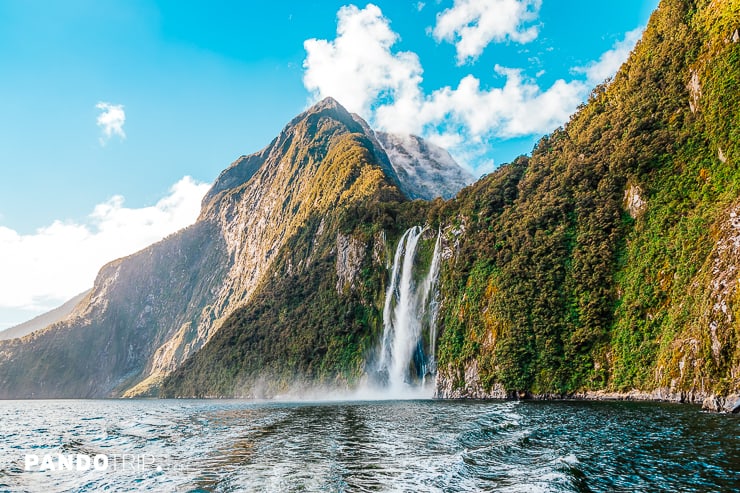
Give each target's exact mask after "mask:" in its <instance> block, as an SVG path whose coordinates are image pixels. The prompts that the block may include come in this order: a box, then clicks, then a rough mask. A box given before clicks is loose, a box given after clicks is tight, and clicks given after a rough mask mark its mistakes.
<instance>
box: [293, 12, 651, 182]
mask: <svg viewBox="0 0 740 493" xmlns="http://www.w3.org/2000/svg"><path fill="white" fill-rule="evenodd" d="M540 3H541V2H540V0H518V1H517V0H490V1H488V2H481V1H475V0H456V2H455V4H454V6H453V7H452V8H451V9H448V10H446V11H444V12H442V13H441V14H440V15H439V16H438V18H437V20H438V24H437V28H439V29H437V28H435V31H437V32H435V33H434V35H435V36H437V35H439V36H441V37H444V36H448V35H449V36H452V37H455V36H456V37H455V38H454V39H456V40H457V46H458V60H459V58H460V56H461V55H462V57H463V59H467V58H469V57H473V56H477V54H479V53H480V52H481V50H482V49H483V48H484V47H485V45H487V44H488V43H489V42H490V41H491V40H501V39H504V38H507V37H508V39H512V40H517V41H520V42H524V41H526V40H530V39H532V38H533V37H535V36H536V35H537V30H536V28H522V27H521V26H522V22H523V21H528V20H533V19H535V17H536V13H537V12H538V9H539V7H540ZM483 4H486V5H489V6H484V5H483ZM495 6H498V7H500V8H501V9H503V11H504V12H508V14H507V15H504V16H503V18H504V19H505V22H504V21H502V20H487V19H488V16H490V15H494V14H495V12H493V11H491V10H489V9H491V8H493V7H495ZM506 9H508V10H506ZM494 17H495V15H494ZM440 26H443V28H440ZM465 26H467V28H466V27H465ZM478 31H480V32H478ZM641 32H642V30H641V29H636V30H634V31H630V32H629V33H627V34H626V36H625V38H624V40H622V41H619V42H617V43H616V44H615V45H614V46H613V48H612V49H610V50H608V51H607V52H605V53H604V54H602V55H601V57H600V58H599V59H598V60H596V61H594V62H591V63H589V64H587V65H585V66H583V67H575V68H573V69H572V73H573V74H574V77H573V79H572V80H569V81H567V80H564V79H558V80H556V81H554V82H553V83H552V84H551V85H550V86H549V87H541V86H540V84H539V83H538V81H537V79H536V78H532V77H529V76H528V75H527V74H526V73H525V71H524V70H523V69H520V68H513V67H504V66H501V65H496V66H495V67H494V70H493V72H494V73H495V74H498V76H499V77H500V79H502V80H503V81H504V82H503V84H500V85H499V87H495V86H494V87H490V88H487V87H484V84H481V80H480V79H479V78H478V77H475V76H474V75H472V74H468V75H465V76H463V77H462V78H461V79H460V80H459V82H458V83H457V85H456V87H453V86H452V85H449V86H444V87H440V88H438V89H435V90H432V91H430V92H425V91H424V90H423V89H422V85H421V83H422V80H423V78H422V74H423V68H422V65H421V62H420V60H419V57H418V56H417V55H416V54H415V53H413V52H410V51H395V50H394V49H393V47H394V45H395V44H396V42H397V41H398V40H399V36H398V34H397V33H395V32H394V31H393V30H392V29H391V27H390V21H389V19H388V18H386V17H385V16H384V15H383V13H382V12H381V10H380V8H378V7H377V6H375V5H373V4H369V5H368V6H367V7H365V8H364V9H359V8H357V7H355V6H353V5H351V6H347V7H342V8H341V9H340V10H339V12H338V14H337V35H336V38H335V39H334V40H321V39H309V40H307V41H306V42H305V43H304V46H305V48H306V52H307V56H306V59H305V60H304V62H303V67H304V77H303V82H304V85H305V86H306V88H307V89H308V90H309V91H310V92H311V94H312V97H313V98H315V99H317V100H318V99H321V98H324V97H327V96H332V97H334V98H335V99H337V100H338V101H339V102H340V103H341V104H342V105H344V106H345V107H346V108H347V109H348V110H349V111H352V112H355V113H359V114H360V115H361V116H362V117H364V118H365V119H366V120H368V122H370V123H371V124H372V125H373V126H375V127H376V128H379V129H381V130H386V131H389V132H395V133H409V134H415V135H420V136H422V137H425V138H427V139H429V140H430V141H432V142H434V143H436V144H437V145H440V146H442V147H445V148H446V149H447V150H448V151H449V152H450V153H451V154H453V156H455V158H456V159H457V160H458V161H459V162H461V163H462V164H463V165H467V166H468V167H469V168H470V169H471V171H473V172H474V173H477V174H480V173H482V172H488V171H491V168H492V166H493V163H492V161H491V160H490V157H488V156H487V153H489V152H490V151H491V150H492V149H491V143H490V142H491V141H493V140H495V139H508V138H517V137H525V136H533V135H537V134H539V135H542V134H544V133H547V132H550V131H552V130H553V129H554V128H556V127H557V126H558V125H562V124H563V123H564V122H566V121H567V120H568V117H569V116H570V115H571V114H572V113H573V112H574V111H575V110H576V109H577V107H578V105H579V104H580V103H581V102H582V101H584V100H585V99H586V98H587V97H588V94H589V92H590V91H591V89H592V88H593V86H595V85H596V84H598V83H600V82H602V81H603V80H604V79H606V78H608V77H610V76H612V75H614V73H615V72H616V71H617V69H618V68H619V66H620V65H621V64H622V63H623V62H624V61H625V60H626V59H627V56H628V55H629V53H630V51H631V50H632V48H633V47H634V45H635V43H636V42H637V39H638V38H639V37H640V33H641ZM464 39H467V40H468V41H465V42H463V40H464Z"/></svg>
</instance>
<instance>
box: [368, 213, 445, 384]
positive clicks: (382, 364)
mask: <svg viewBox="0 0 740 493" xmlns="http://www.w3.org/2000/svg"><path fill="white" fill-rule="evenodd" d="M425 231H426V229H425V228H421V227H420V226H414V227H412V228H409V229H408V230H406V232H405V233H404V234H403V236H401V239H400V240H399V242H398V247H397V248H396V253H395V255H394V257H393V266H392V268H391V277H390V280H389V282H388V289H387V290H386V294H385V305H384V307H383V338H382V340H381V349H380V358H379V360H378V371H379V373H380V374H382V375H385V376H386V378H387V382H386V383H387V387H389V388H390V390H391V391H392V392H396V393H397V392H402V391H403V390H404V389H408V388H411V387H418V386H422V387H423V386H425V385H426V384H427V377H428V376H433V375H435V374H436V363H435V359H434V352H435V344H436V337H437V330H436V317H437V308H438V300H437V298H438V293H437V279H438V277H439V266H440V254H441V252H440V250H441V248H440V243H441V237H440V234H439V233H438V234H437V240H436V242H435V244H434V253H433V254H432V260H431V264H430V265H429V270H428V271H427V273H426V275H425V276H424V277H423V278H421V279H420V280H417V281H415V279H414V261H415V260H416V253H417V247H418V245H419V240H420V238H421V236H422V235H423V234H424V232H425ZM417 279H418V273H417Z"/></svg>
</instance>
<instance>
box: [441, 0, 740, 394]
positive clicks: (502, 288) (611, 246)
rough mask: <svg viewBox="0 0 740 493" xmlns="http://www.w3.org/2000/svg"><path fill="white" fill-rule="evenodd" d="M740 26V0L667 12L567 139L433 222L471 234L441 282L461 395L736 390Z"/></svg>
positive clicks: (448, 353)
mask: <svg viewBox="0 0 740 493" xmlns="http://www.w3.org/2000/svg"><path fill="white" fill-rule="evenodd" d="M738 28H740V2H737V1H735V0H727V1H713V2H708V1H699V2H690V1H685V0H664V1H663V2H661V4H660V7H659V9H658V10H657V11H656V12H655V13H654V14H653V17H652V19H651V21H650V24H649V26H648V28H647V30H646V32H645V34H644V36H643V39H642V40H641V42H640V43H639V44H638V45H637V47H636V48H635V51H634V52H633V54H632V56H631V57H630V59H629V61H628V62H627V63H626V64H625V65H624V66H623V67H622V68H621V70H620V71H619V73H618V74H617V75H616V77H615V78H614V80H613V81H610V82H608V83H606V84H604V85H602V86H600V87H597V88H596V89H595V90H594V91H593V94H592V96H591V98H590V100H589V101H588V104H587V105H585V106H583V107H582V108H581V109H580V110H579V111H578V112H577V113H576V114H575V115H574V116H573V117H572V118H571V120H570V121H569V122H568V123H567V125H565V126H564V128H562V129H559V130H557V131H556V132H554V133H553V134H552V135H550V136H547V137H545V138H543V139H542V140H541V141H540V142H539V143H538V145H537V146H536V148H535V149H534V151H533V153H532V156H531V158H530V159H528V160H527V159H520V160H519V161H518V162H516V163H514V164H512V165H508V166H504V167H502V168H501V169H499V170H498V171H497V172H495V173H493V174H492V175H491V176H488V177H486V178H485V179H484V180H481V182H480V183H478V184H476V185H475V186H474V187H471V188H469V189H467V190H465V191H463V192H462V193H461V194H460V196H459V197H458V199H457V200H455V201H452V202H450V203H449V204H448V205H447V207H446V208H445V209H444V210H442V211H441V212H440V213H439V214H437V216H436V217H435V218H434V220H441V221H443V222H447V223H449V224H453V225H455V224H460V225H462V226H463V227H464V230H465V233H464V234H463V235H461V240H460V241H461V245H460V247H459V250H458V251H457V252H456V255H455V259H454V262H453V263H450V264H448V265H445V266H444V268H443V278H442V285H443V300H444V301H443V309H442V312H441V317H442V320H441V325H442V327H443V332H442V337H441V341H440V344H439V348H440V354H439V362H440V368H441V369H442V376H443V379H444V380H446V381H447V383H448V385H449V387H450V388H452V389H456V388H457V389H459V390H461V391H462V393H463V394H465V392H466V390H465V389H466V388H470V387H471V385H473V386H474V385H476V384H480V385H482V386H483V387H484V388H485V389H488V390H490V389H492V388H493V386H494V385H495V384H501V386H502V387H503V389H504V390H506V391H509V392H515V391H519V392H522V391H524V392H531V393H537V394H543V393H545V394H546V393H551V394H564V393H571V392H576V391H581V390H597V389H610V390H629V389H632V388H637V389H641V390H648V391H650V390H654V389H656V388H666V389H668V390H670V391H671V392H674V393H681V392H683V393H695V394H702V393H712V392H717V393H727V392H729V391H737V390H738V389H740V351H739V350H738V343H739V342H740V335H739V332H740V327H739V324H738V317H737V316H738V314H740V313H739V312H740V309H739V308H738V305H739V303H738V293H739V290H738V289H737V272H738V270H739V269H740V249H739V248H738V246H737V241H738V239H740V228H739V226H740V223H738V222H736V221H735V220H734V218H735V214H737V215H738V217H740V200H738V197H739V192H740V188H739V187H740V170H738V142H740V134H739V132H740V111H738V109H739V108H738V100H739V99H740V86H739V84H740V42H738V35H737V33H738ZM492 189H493V190H492ZM502 198H505V199H503V200H502ZM472 362H477V368H478V374H477V379H478V380H479V381H478V382H471V381H466V376H465V370H466V368H467V367H469V365H470V364H471V363H472ZM732 375H734V377H733V376H732ZM468 379H469V377H468Z"/></svg>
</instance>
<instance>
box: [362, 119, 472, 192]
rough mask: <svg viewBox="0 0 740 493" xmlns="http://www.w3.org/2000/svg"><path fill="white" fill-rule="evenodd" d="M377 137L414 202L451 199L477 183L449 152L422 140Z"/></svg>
mask: <svg viewBox="0 0 740 493" xmlns="http://www.w3.org/2000/svg"><path fill="white" fill-rule="evenodd" d="M375 137H376V138H377V139H378V141H379V142H380V144H381V145H382V146H383V149H384V150H385V152H386V154H387V155H388V158H389V159H390V161H391V164H392V165H393V169H394V170H395V171H396V174H397V175H398V179H399V180H400V181H401V190H402V191H403V192H404V193H405V194H406V195H407V196H408V197H409V198H411V199H424V200H432V199H435V198H437V197H442V198H443V199H450V198H452V197H454V196H455V195H457V192H459V191H460V190H461V189H463V188H464V187H466V186H468V185H470V184H471V183H473V181H475V177H474V176H473V175H471V174H470V173H468V172H467V171H465V170H464V169H463V168H462V167H460V165H459V164H457V162H456V161H455V160H454V159H453V158H452V156H450V154H449V153H448V152H447V151H445V150H444V149H442V148H441V147H439V146H436V145H434V144H432V143H431V142H427V141H425V140H424V139H422V138H420V137H417V136H415V135H397V134H390V133H386V132H375Z"/></svg>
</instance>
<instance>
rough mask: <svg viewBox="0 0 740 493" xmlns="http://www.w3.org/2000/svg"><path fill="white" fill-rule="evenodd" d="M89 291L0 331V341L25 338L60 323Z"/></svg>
mask: <svg viewBox="0 0 740 493" xmlns="http://www.w3.org/2000/svg"><path fill="white" fill-rule="evenodd" d="M90 291H91V290H90V289H88V290H87V291H85V292H84V293H80V294H78V295H77V296H75V297H74V298H72V299H71V300H69V301H67V302H65V303H64V304H63V305H61V306H59V307H57V308H54V309H53V310H49V311H48V312H46V313H42V314H41V315H39V316H37V317H34V318H32V319H31V320H29V321H28V322H23V323H22V324H18V325H15V326H13V327H10V328H8V329H5V330H3V331H0V341H5V340H8V339H16V338H19V337H25V336H27V335H28V334H30V333H31V332H36V331H37V330H40V329H43V328H46V327H48V326H50V325H51V324H55V323H57V322H61V321H62V320H64V319H65V318H67V317H68V316H69V315H70V314H71V313H72V312H73V311H74V309H75V307H76V306H77V305H78V304H79V303H80V301H82V300H83V299H85V296H87V295H88V294H90Z"/></svg>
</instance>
